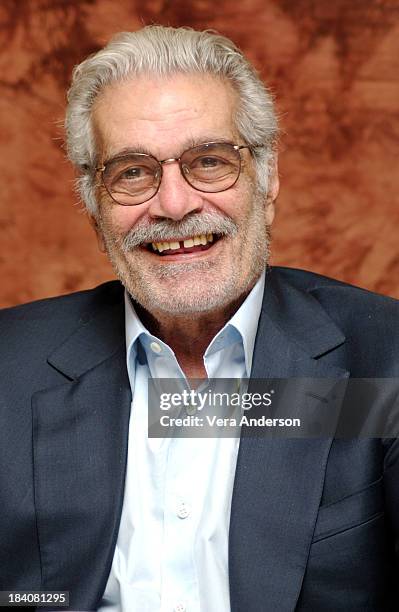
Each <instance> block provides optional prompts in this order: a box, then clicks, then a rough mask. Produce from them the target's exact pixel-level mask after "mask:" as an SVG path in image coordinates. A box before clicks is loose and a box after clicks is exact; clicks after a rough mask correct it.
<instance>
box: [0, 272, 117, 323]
mask: <svg viewBox="0 0 399 612" xmlns="http://www.w3.org/2000/svg"><path fill="white" fill-rule="evenodd" d="M121 299H123V287H122V285H121V284H120V283H119V282H118V281H110V282H107V283H103V284H101V285H98V286H97V287H94V288H93V289H85V290H84V291H77V292H75V293H68V294H66V295H60V296H56V297H50V298H45V299H41V300H35V301H34V302H27V303H26V304H19V305H18V306H12V307H10V308H3V309H1V310H0V324H2V323H3V322H5V323H7V322H11V321H13V320H17V321H24V320H32V319H35V318H37V319H40V318H43V317H46V318H47V317H51V318H57V317H64V316H67V315H69V316H73V315H74V313H84V312H85V311H88V312H90V313H91V312H93V309H94V310H97V309H98V308H104V307H105V308H106V307H107V306H108V305H109V306H112V305H114V304H116V303H117V302H118V301H120V300H121Z"/></svg>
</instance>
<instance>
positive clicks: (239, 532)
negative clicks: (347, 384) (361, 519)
mask: <svg viewBox="0 0 399 612" xmlns="http://www.w3.org/2000/svg"><path fill="white" fill-rule="evenodd" d="M344 340H345V338H344V336H343V335H342V332H341V331H340V330H339V329H338V328H337V327H336V326H335V324H334V323H333V322H332V321H331V319H329V317H328V316H327V315H326V313H325V311H324V310H323V309H322V308H321V307H320V305H319V304H318V302H317V301H316V300H315V299H314V298H313V297H312V296H308V295H307V294H305V293H303V292H301V291H297V290H296V289H295V288H294V287H292V286H291V285H286V284H285V283H284V282H282V283H279V282H278V281H277V279H276V278H275V273H272V274H271V275H270V276H268V277H267V282H266V287H265V298H264V303H263V307H262V314H261V318H260V322H259V327H258V333H257V338H256V343H255V350H254V357H253V364H254V365H253V371H252V374H251V376H252V378H253V379H261V378H262V379H273V378H293V377H297V378H305V377H306V378H308V379H311V378H317V379H322V378H326V379H330V382H328V381H327V382H326V385H325V390H326V394H328V391H329V389H330V388H331V379H337V378H341V379H342V378H346V377H347V376H348V372H346V371H345V370H342V369H340V368H337V367H335V366H331V365H326V364H325V362H324V361H323V358H322V355H324V354H327V353H329V352H331V351H333V350H334V349H335V348H336V347H338V346H340V345H342V343H343V342H344ZM310 386H311V385H310ZM320 388H323V381H320ZM249 390H251V387H250V389H249ZM300 395H301V397H298V398H297V401H298V404H299V406H301V405H303V402H304V401H306V395H307V393H306V384H305V386H304V387H303V390H302V393H301V394H300ZM313 401H314V402H316V408H317V401H318V400H317V399H315V398H313ZM319 401H320V402H321V404H320V405H323V407H324V405H325V404H324V402H325V401H327V400H324V398H323V397H322V396H321V397H320V398H319ZM331 442H332V440H331V438H329V439H315V438H314V439H275V438H274V439H273V438H267V439H266V438H264V437H260V436H257V435H256V434H255V435H253V432H250V435H248V430H247V429H246V428H243V430H242V435H241V442H240V449H239V455H238V461H237V469H236V475H235V483H234V490H233V500H232V508H231V519H230V545H229V573H230V594H231V609H232V611H233V612H235V611H237V612H238V611H241V610H244V609H245V610H247V611H248V612H257V611H258V610H262V609H265V607H267V609H270V610H273V609H276V610H279V612H286V611H287V612H288V611H292V610H294V609H295V606H296V603H297V600H298V596H299V593H300V589H301V584H302V580H303V576H304V572H305V569H306V564H307V558H308V554H309V548H310V544H311V541H312V535H313V530H314V526H315V522H316V518H317V512H318V508H319V505H320V499H321V494H322V489H323V483H324V475H325V469H326V464H327V459H328V454H329V451H330V446H331Z"/></svg>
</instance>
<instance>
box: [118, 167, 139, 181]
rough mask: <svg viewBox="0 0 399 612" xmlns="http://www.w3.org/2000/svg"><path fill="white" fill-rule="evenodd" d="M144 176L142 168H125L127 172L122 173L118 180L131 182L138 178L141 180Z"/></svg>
mask: <svg viewBox="0 0 399 612" xmlns="http://www.w3.org/2000/svg"><path fill="white" fill-rule="evenodd" d="M144 176H145V172H143V168H127V170H125V171H124V172H122V174H121V175H120V177H119V178H120V179H122V180H123V179H127V180H132V179H140V178H143V177H144Z"/></svg>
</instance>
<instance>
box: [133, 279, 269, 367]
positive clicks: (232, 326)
mask: <svg viewBox="0 0 399 612" xmlns="http://www.w3.org/2000/svg"><path fill="white" fill-rule="evenodd" d="M264 287H265V272H263V273H262V275H261V276H260V278H259V280H258V281H257V283H256V285H255V286H254V287H253V289H252V290H251V291H250V293H249V294H248V296H247V297H246V299H245V300H244V302H243V303H242V304H241V306H240V308H239V309H238V310H237V312H235V313H234V315H233V316H232V318H231V319H230V320H229V321H228V322H227V323H226V325H225V326H224V327H223V328H222V329H221V330H220V331H219V332H218V333H217V334H216V336H215V337H214V339H213V340H212V342H211V343H210V345H209V346H208V348H207V350H206V352H205V356H206V355H207V354H210V353H211V352H213V351H215V350H220V349H222V348H224V346H225V345H226V342H228V343H230V342H231V341H232V333H231V332H232V331H233V330H236V331H237V332H238V333H239V335H240V337H241V339H242V343H243V346H244V355H245V367H246V371H247V375H248V376H249V375H250V373H251V368H252V358H253V351H254V346H255V338H256V331H257V329H258V322H259V316H260V312H261V308H262V299H263V292H264ZM125 329H126V351H127V360H128V363H129V361H130V360H131V359H133V358H135V356H136V354H137V348H136V343H137V340H138V339H139V337H140V336H142V335H144V336H146V337H147V338H151V339H152V338H154V339H156V340H157V341H158V342H160V343H161V344H164V343H163V342H162V341H161V340H159V339H157V338H155V337H154V336H152V335H151V334H150V332H149V331H148V330H147V329H146V327H144V325H143V323H142V322H141V321H140V319H139V317H138V315H137V313H136V310H135V308H134V306H133V303H132V300H131V299H130V296H129V294H128V292H127V291H126V290H125ZM234 335H236V334H234ZM227 339H229V340H227ZM130 362H131V361H130Z"/></svg>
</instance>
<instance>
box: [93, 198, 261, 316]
mask: <svg viewBox="0 0 399 612" xmlns="http://www.w3.org/2000/svg"><path fill="white" fill-rule="evenodd" d="M196 217H197V218H198V219H200V218H201V217H203V223H202V224H201V221H199V222H198V223H197V224H196V225H195V224H194V225H193V226H192V228H191V229H192V231H191V232H189V233H188V234H187V233H186V230H187V226H184V220H183V221H182V222H181V223H183V227H184V230H183V234H185V235H200V234H203V233H205V234H206V233H210V231H209V230H210V228H211V227H215V228H218V229H219V230H220V233H224V237H223V238H222V240H226V241H239V245H238V246H236V247H235V249H234V251H235V253H234V254H235V257H234V261H232V257H231V256H230V257H229V256H228V252H227V250H226V248H225V249H224V250H223V251H222V255H221V256H220V257H218V258H208V259H206V260H199V261H193V260H191V261H187V262H184V261H183V262H168V263H166V262H160V263H159V264H158V263H157V262H156V261H154V263H148V255H147V254H146V253H143V250H142V248H141V247H139V246H137V242H138V237H137V235H136V236H135V232H134V228H133V229H132V230H131V231H130V232H129V233H128V234H125V235H121V234H120V233H116V232H115V229H114V227H113V225H112V223H111V222H110V220H108V219H107V218H104V216H102V215H100V216H99V219H98V227H99V231H100V232H101V233H102V236H103V240H104V244H105V247H106V251H107V254H108V257H109V259H110V261H111V264H112V266H113V268H114V271H115V273H116V275H117V277H118V278H119V280H120V281H121V283H122V284H123V285H124V286H125V287H126V289H127V291H128V292H129V294H130V295H131V296H132V297H133V299H134V300H135V301H136V302H138V303H139V304H140V305H141V306H142V307H143V308H144V309H145V310H147V311H148V312H149V313H151V314H154V313H159V312H164V313H165V314H168V315H175V316H187V315H194V314H196V313H206V312H208V313H209V312H212V311H213V310H220V309H223V308H227V307H228V306H229V305H230V304H233V303H240V301H242V300H243V299H244V298H245V297H246V295H247V294H248V293H249V291H250V290H251V289H252V287H253V286H254V285H255V283H256V281H257V280H258V278H259V277H260V275H261V273H262V272H263V270H264V268H265V266H266V265H267V263H268V261H269V252H270V227H269V226H268V225H267V222H266V214H265V196H264V194H261V193H259V192H258V193H256V194H254V195H253V203H252V206H251V207H249V211H248V213H247V215H246V216H245V217H244V218H243V219H241V220H240V222H238V223H236V222H234V221H233V220H232V219H230V218H229V217H226V216H225V215H223V216H222V215H221V214H220V213H215V219H214V221H213V225H212V214H209V213H203V215H201V214H199V215H196ZM222 218H223V219H222ZM221 219H222V220H221ZM181 223H180V225H179V222H177V223H175V222H172V221H170V220H167V228H168V229H167V230H166V231H164V232H163V233H162V232H161V233H160V232H159V231H158V232H157V231H156V232H155V234H156V235H157V236H158V240H159V241H160V240H162V239H164V240H168V238H171V237H172V236H173V235H174V236H176V235H180V234H179V232H181V231H182V225H181ZM173 226H175V229H173ZM147 227H148V228H149V230H150V234H151V236H153V235H154V233H153V232H152V233H151V229H150V228H151V226H147ZM194 227H195V229H194ZM222 227H223V228H224V231H223V232H222V231H221V228H222ZM212 233H213V232H212ZM148 235H149V234H148V232H147V234H146V232H145V230H144V232H141V238H142V239H143V241H144V239H145V237H146V236H148ZM129 238H130V243H131V244H130V245H129ZM148 241H150V240H148ZM132 244H133V245H135V246H132ZM226 247H227V245H226ZM211 248H215V247H211ZM157 257H162V256H157ZM144 258H146V260H145V259H144Z"/></svg>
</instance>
